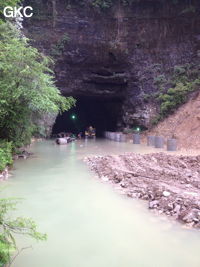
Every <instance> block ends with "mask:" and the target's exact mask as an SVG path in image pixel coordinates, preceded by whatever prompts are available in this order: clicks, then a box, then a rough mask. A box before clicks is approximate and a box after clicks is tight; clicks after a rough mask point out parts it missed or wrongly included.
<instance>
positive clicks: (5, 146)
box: [0, 141, 13, 172]
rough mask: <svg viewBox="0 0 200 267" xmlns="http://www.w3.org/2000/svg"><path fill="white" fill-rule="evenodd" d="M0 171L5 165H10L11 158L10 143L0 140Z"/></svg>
mask: <svg viewBox="0 0 200 267" xmlns="http://www.w3.org/2000/svg"><path fill="white" fill-rule="evenodd" d="M0 159H1V160H0V172H1V171H3V170H4V169H5V168H6V166H7V165H11V164H12V162H13V160H12V143H11V142H6V141H1V142H0Z"/></svg>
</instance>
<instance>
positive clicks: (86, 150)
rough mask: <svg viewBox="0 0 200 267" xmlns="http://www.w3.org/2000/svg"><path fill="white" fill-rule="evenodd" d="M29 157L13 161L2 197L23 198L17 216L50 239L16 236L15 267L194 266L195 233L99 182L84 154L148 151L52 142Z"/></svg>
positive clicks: (198, 237) (197, 258) (198, 236)
mask: <svg viewBox="0 0 200 267" xmlns="http://www.w3.org/2000/svg"><path fill="white" fill-rule="evenodd" d="M31 151H33V152H34V156H33V157H32V158H30V159H28V160H18V161H17V162H16V163H15V166H14V170H13V171H12V174H13V175H12V176H11V177H10V178H9V180H8V181H6V182H3V186H6V188H5V189H4V191H3V195H4V196H14V197H22V198H24V200H23V202H22V204H21V205H19V207H18V211H17V214H18V215H23V216H28V217H32V218H33V219H34V220H36V222H37V224H38V226H39V230H40V231H43V232H46V233H47V234H48V240H47V241H46V242H42V243H35V242H33V241H32V240H29V239H22V238H21V237H19V238H18V242H19V245H20V247H26V246H30V245H31V246H32V248H30V249H27V250H24V251H23V252H22V253H21V254H20V256H19V257H18V258H17V259H16V261H15V262H14V264H13V266H14V267H179V266H180V267H199V266H200V255H199V248H200V232H197V231H192V230H185V229H183V228H182V227H181V225H179V224H176V223H172V222H170V221H168V220H167V219H166V218H165V217H157V216H155V215H153V213H151V212H150V211H148V209H147V208H146V206H147V204H146V203H145V202H142V201H139V200H133V199H129V198H127V197H125V196H122V195H120V194H118V193H117V192H115V190H113V188H112V187H111V186H110V185H108V184H103V183H102V182H101V181H100V180H98V179H97V178H96V177H95V174H93V173H92V172H90V171H89V170H88V167H87V166H86V164H85V163H84V162H83V160H82V159H83V157H85V156H87V155H92V154H94V155H95V154H118V153H123V152H130V151H133V152H134V151H135V153H138V152H143V153H145V152H150V150H148V149H147V148H146V147H145V146H138V145H136V146H134V145H132V144H124V143H115V142H111V141H105V140H102V141H101V140H100V141H98V140H97V141H88V142H84V141H79V142H77V143H72V144H69V145H67V146H57V145H55V144H54V143H53V142H52V141H46V142H45V141H44V142H38V143H36V144H34V145H33V146H32V147H31Z"/></svg>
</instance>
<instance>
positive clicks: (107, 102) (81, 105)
mask: <svg viewBox="0 0 200 267" xmlns="http://www.w3.org/2000/svg"><path fill="white" fill-rule="evenodd" d="M75 98H76V100H77V102H76V107H74V108H72V109H70V110H69V111H66V112H64V113H63V114H59V115H58V116H57V119H56V122H55V124H54V126H53V130H52V135H55V134H58V133H61V132H70V133H74V134H78V133H80V132H82V133H84V132H85V130H86V128H87V127H89V126H93V127H94V128H96V134H97V137H102V136H103V133H104V131H106V130H107V131H116V130H117V124H118V122H119V121H120V119H121V114H122V112H121V109H122V99H119V98H114V97H112V98H111V97H110V98H106V97H96V96H78V97H75Z"/></svg>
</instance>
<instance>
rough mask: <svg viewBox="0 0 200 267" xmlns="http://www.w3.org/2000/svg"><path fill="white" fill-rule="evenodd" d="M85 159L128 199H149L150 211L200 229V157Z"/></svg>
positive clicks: (158, 154)
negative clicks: (152, 210)
mask: <svg viewBox="0 0 200 267" xmlns="http://www.w3.org/2000/svg"><path fill="white" fill-rule="evenodd" d="M85 160H86V162H87V163H88V165H89V166H90V168H91V169H92V170H94V171H95V172H96V173H97V174H98V176H99V177H100V178H101V179H102V180H103V181H107V182H111V183H112V184H116V185H117V186H118V187H120V190H121V191H122V192H123V193H125V194H126V195H127V196H129V197H132V198H140V199H143V200H147V201H148V206H149V209H154V210H156V211H158V212H159V213H164V214H166V215H168V216H172V217H173V218H175V219H177V220H178V221H181V222H183V223H185V224H187V225H189V226H192V227H196V228H200V155H199V156H175V155H173V156H172V155H168V154H164V153H155V154H146V155H139V154H134V153H129V154H124V155H118V156H115V155H113V156H95V157H88V158H86V159H85Z"/></svg>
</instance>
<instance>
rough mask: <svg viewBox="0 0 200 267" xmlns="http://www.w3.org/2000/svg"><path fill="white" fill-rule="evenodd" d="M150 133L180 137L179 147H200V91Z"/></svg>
mask: <svg viewBox="0 0 200 267" xmlns="http://www.w3.org/2000/svg"><path fill="white" fill-rule="evenodd" d="M148 134H150V135H155V134H156V135H161V136H164V137H166V138H171V137H173V136H174V137H175V138H177V139H178V146H179V148H186V149H200V93H199V92H198V93H196V94H195V95H193V97H192V98H191V99H190V100H189V101H188V102H187V103H186V104H184V105H183V106H181V107H180V108H179V109H178V110H177V111H176V112H175V113H174V114H172V115H170V116H169V117H168V118H166V119H165V120H164V121H162V122H160V123H159V124H158V125H157V126H156V127H154V128H153V129H152V130H151V131H150V132H148Z"/></svg>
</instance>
